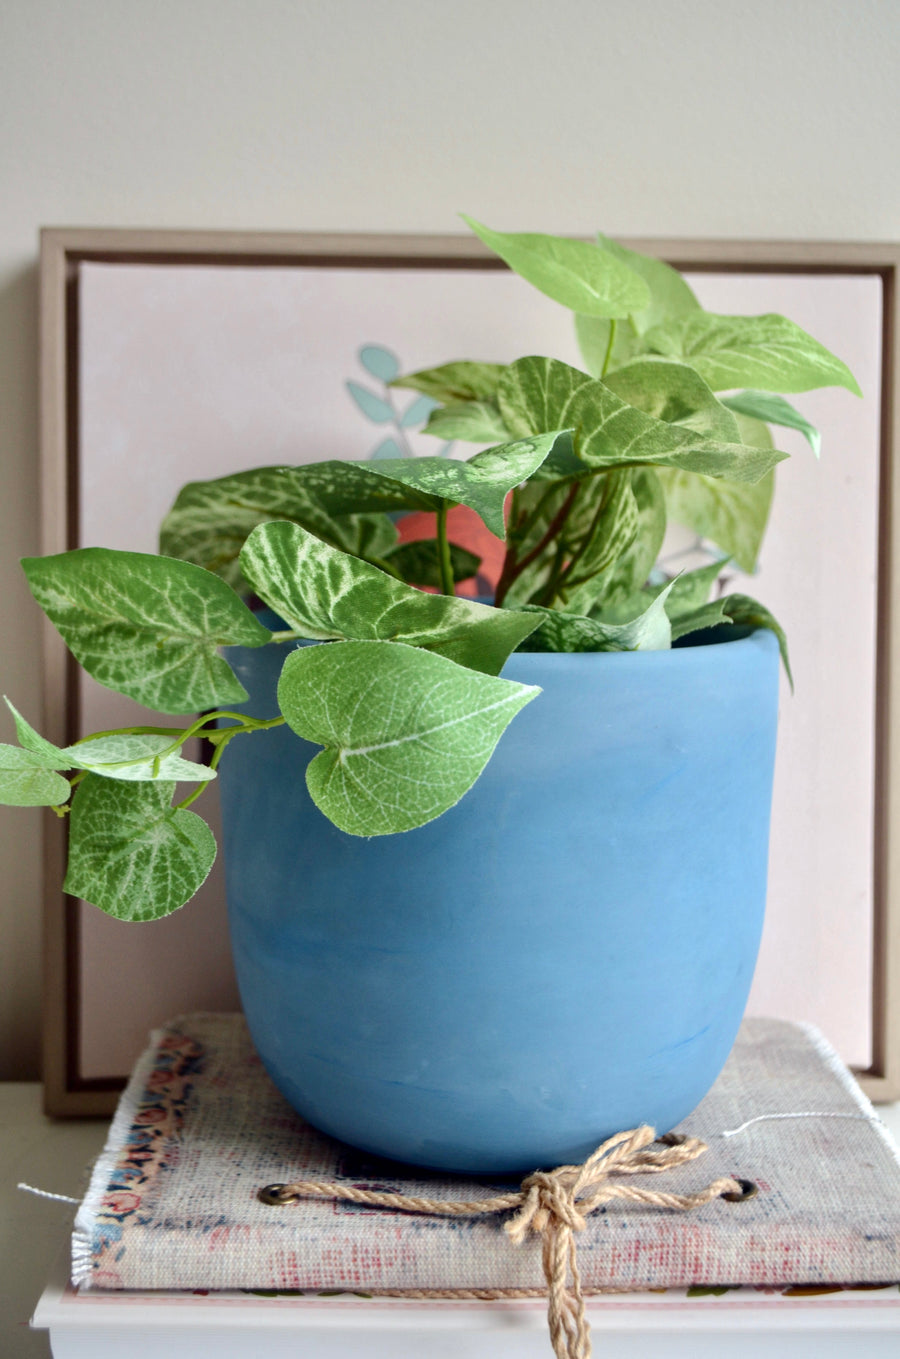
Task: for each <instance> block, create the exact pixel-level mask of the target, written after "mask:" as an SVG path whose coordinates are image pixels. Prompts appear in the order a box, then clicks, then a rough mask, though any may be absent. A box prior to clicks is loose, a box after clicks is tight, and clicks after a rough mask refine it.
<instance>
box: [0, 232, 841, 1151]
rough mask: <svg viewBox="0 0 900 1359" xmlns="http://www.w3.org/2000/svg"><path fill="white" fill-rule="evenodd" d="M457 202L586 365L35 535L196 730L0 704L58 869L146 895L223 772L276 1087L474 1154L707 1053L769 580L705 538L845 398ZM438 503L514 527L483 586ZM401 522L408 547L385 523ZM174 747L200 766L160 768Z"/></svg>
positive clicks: (726, 541) (383, 1132) (620, 1104)
mask: <svg viewBox="0 0 900 1359" xmlns="http://www.w3.org/2000/svg"><path fill="white" fill-rule="evenodd" d="M470 225H472V226H473V228H474V230H475V231H476V232H477V234H478V235H479V236H480V237H481V238H482V240H483V241H485V242H486V244H487V245H488V246H490V247H491V248H492V249H494V250H495V251H496V252H497V253H498V254H499V255H500V256H501V257H502V258H503V259H504V260H505V261H506V262H507V264H509V265H510V267H511V268H512V269H514V270H515V271H516V272H518V273H519V274H521V275H522V276H523V277H524V278H525V279H526V280H528V281H529V282H530V283H532V284H534V285H535V286H537V287H538V288H540V289H542V290H543V291H544V292H546V293H547V294H549V295H550V296H551V297H552V298H554V299H555V300H556V301H558V302H560V303H561V304H563V305H565V306H567V307H569V308H570V309H571V310H572V311H573V312H574V313H575V314H576V318H577V326H578V332H579V338H580V341H581V345H582V350H583V353H584V356H585V368H586V370H587V371H581V370H578V369H575V368H572V367H570V366H568V365H566V364H564V363H562V362H560V361H557V360H554V359H549V358H544V357H534V356H527V357H524V358H521V359H519V360H517V361H516V362H514V363H512V364H509V365H498V364H493V363H489V362H468V361H456V362H452V363H449V364H446V365H444V366H442V367H439V368H436V369H431V370H428V371H424V372H418V373H414V374H411V375H408V376H406V377H404V378H400V379H398V380H397V381H398V385H403V386H406V387H410V388H413V389H415V390H416V391H417V392H419V393H422V394H424V395H426V396H428V397H430V398H431V399H432V400H433V402H434V403H435V406H434V409H433V411H432V413H431V415H430V417H429V422H428V429H429V431H430V432H433V433H434V434H436V435H438V436H440V437H441V438H444V439H452V440H466V439H468V440H470V441H471V442H473V443H474V444H476V445H481V446H487V447H486V448H485V450H484V451H482V452H479V453H476V454H475V455H474V456H473V457H471V458H468V459H465V460H462V459H451V458H446V457H428V458H413V459H403V458H400V459H382V460H379V461H375V462H369V463H338V462H324V463H318V464H311V465H306V466H300V467H275V468H257V469H253V470H251V471H248V472H246V473H240V474H237V475H234V476H229V477H225V478H220V479H217V480H215V481H212V482H205V483H193V484H191V485H189V486H187V487H185V488H184V489H183V491H182V492H181V493H180V494H179V496H178V498H177V500H176V502H175V504H174V506H173V508H172V510H171V512H170V513H169V515H168V516H167V518H166V521H165V523H164V525H163V529H162V536H161V553H160V555H158V556H154V555H146V554H138V553H129V552H118V551H111V550H106V549H103V548H88V549H79V550H77V551H74V552H69V553H63V554H60V555H58V556H54V557H46V558H32V559H27V560H26V561H25V563H24V567H25V571H26V575H27V577H28V581H29V585H30V587H31V589H32V591H33V593H34V595H35V597H36V599H37V600H38V602H39V603H40V605H41V606H42V608H43V609H44V610H45V612H46V613H47V615H48V616H49V618H50V619H51V621H52V622H53V623H54V624H55V626H56V627H57V628H58V629H59V631H60V632H61V634H62V636H63V638H64V639H65V641H66V642H67V644H68V646H69V648H70V650H71V651H72V653H73V654H74V656H75V658H76V659H77V660H78V661H79V662H80V663H81V664H82V665H83V666H84V668H85V669H86V670H87V671H88V672H89V673H90V674H91V675H92V676H93V677H94V678H95V679H97V680H99V681H100V682H101V683H103V684H106V685H108V686H109V687H111V688H113V689H116V690H118V691H119V692H121V693H124V694H126V695H128V696H130V697H132V698H135V699H136V700H138V701H139V702H141V703H143V704H145V705H147V706H149V707H151V708H153V709H155V710H157V711H159V712H162V713H171V714H185V713H186V714H193V713H196V712H200V713H202V715H201V716H200V717H197V718H195V719H194V718H192V719H191V720H190V721H186V722H182V723H181V724H177V723H176V724H168V723H167V724H160V725H159V726H135V727H129V728H126V729H121V730H117V731H112V732H101V733H97V734H94V735H92V736H89V737H86V738H84V739H83V740H80V741H78V742H76V743H75V744H74V745H72V746H70V747H67V748H65V749H61V748H58V747H56V746H54V745H53V744H52V743H50V742H48V741H47V740H45V739H44V738H43V737H42V736H40V734H39V733H38V732H37V731H36V730H35V729H34V727H33V726H32V725H31V724H30V723H29V722H28V720H27V719H26V717H25V716H23V715H22V714H21V713H19V712H18V711H17V710H16V709H15V708H12V705H10V707H11V709H12V715H13V718H14V722H15V728H16V734H17V738H18V744H17V745H15V746H12V745H10V746H4V747H0V801H4V802H7V803H12V804H14V805H49V806H53V807H55V808H56V810H57V811H58V813H59V814H60V815H61V816H68V818H69V822H70V850H69V866H68V874H67V878H66V889H67V890H68V891H69V892H71V893H72V894H74V895H76V896H79V897H82V898H84V899H85V900H87V901H90V902H93V903H94V904H95V905H97V906H98V907H100V909H102V910H105V911H107V912H109V913H111V914H113V915H115V916H117V917H118V918H120V919H125V920H134V921H139V920H149V919H156V918H158V917H160V916H162V915H165V914H167V913H169V912H171V911H173V910H176V909H178V908H179V907H181V906H182V905H183V904H184V903H185V902H186V901H187V900H188V899H189V898H190V897H191V896H192V895H193V894H194V892H195V891H196V890H197V888H198V887H199V886H200V884H201V883H202V882H203V880H204V878H205V877H206V875H207V873H208V871H209V869H210V866H211V864H212V862H213V859H214V856H215V852H216V851H215V843H214V840H213V836H212V833H211V832H210V830H209V828H208V827H207V825H206V823H205V822H204V821H203V820H202V819H201V818H200V817H199V816H198V815H197V814H196V813H195V812H194V811H192V810H190V808H191V806H192V804H193V803H194V802H195V801H196V799H197V798H198V797H199V796H200V795H201V794H202V793H203V791H204V789H205V788H207V787H208V785H209V783H210V780H212V779H213V778H215V777H216V776H217V775H218V774H219V773H221V775H222V779H221V784H222V794H223V807H224V815H225V828H226V837H227V840H226V874H227V884H228V894H229V909H230V912H231V926H232V936H233V944H234V953H235V962H236V967H237V971H238V977H239V981H240V985H241V990H242V997H243V1000H244V1005H245V1009H246V1011H247V1015H248V1020H249V1022H250V1026H251V1031H252V1033H253V1035H254V1039H255V1041H256V1043H257V1046H258V1048H259V1050H260V1053H261V1055H262V1057H263V1059H264V1061H265V1062H266V1064H267V1066H268V1068H269V1070H270V1072H271V1073H272V1075H273V1077H274V1078H275V1080H276V1081H277V1082H278V1083H279V1085H280V1086H281V1088H282V1089H283V1090H284V1092H285V1093H286V1094H287V1095H288V1097H289V1098H290V1099H291V1100H292V1101H293V1102H294V1103H295V1104H296V1106H297V1107H298V1109H299V1110H300V1111H301V1112H302V1113H304V1114H305V1115H306V1116H307V1117H308V1118H310V1120H311V1121H313V1122H314V1123H316V1124H317V1125H319V1126H321V1127H322V1128H323V1129H325V1130H326V1131H328V1132H331V1133H333V1134H334V1135H336V1136H339V1137H342V1138H344V1139H345V1140H348V1141H352V1142H355V1143H357V1144H359V1145H361V1146H364V1147H366V1148H368V1149H369V1150H373V1151H376V1152H380V1153H382V1154H385V1155H390V1156H394V1157H399V1158H402V1159H406V1160H409V1161H416V1162H419V1163H422V1164H427V1165H435V1166H441V1167H444V1168H447V1169H454V1170H468V1171H472V1170H475V1171H483V1172H497V1171H516V1170H521V1169H524V1168H533V1166H534V1165H535V1164H540V1163H543V1164H548V1163H551V1162H552V1163H558V1162H559V1161H561V1160H574V1159H578V1158H579V1157H581V1156H583V1155H584V1154H586V1153H587V1152H588V1151H589V1150H591V1149H592V1148H593V1147H594V1146H595V1145H596V1143H597V1142H598V1141H599V1140H600V1139H601V1138H602V1137H604V1136H606V1135H608V1134H609V1133H611V1132H614V1131H617V1130H618V1129H620V1128H622V1127H625V1126H633V1125H635V1124H637V1123H640V1122H650V1123H654V1124H655V1125H656V1126H658V1127H665V1128H668V1127H671V1126H672V1125H673V1124H674V1123H675V1122H677V1121H679V1120H680V1119H681V1118H682V1117H683V1116H684V1115H686V1114H687V1113H688V1112H689V1111H690V1109H691V1108H692V1107H693V1106H694V1104H696V1103H697V1101H698V1100H699V1099H700V1098H701V1097H702V1095H703V1094H704V1093H705V1091H706V1089H708V1087H709V1085H710V1084H711V1083H712V1081H713V1080H714V1079H715V1076H716V1074H717V1073H718V1070H719V1069H720V1067H721V1065H722V1063H723V1061H724V1060H725V1057H726V1056H727V1053H728V1050H729V1048H730V1046H731V1043H732V1041H733V1038H734V1035H735V1032H736V1029H737V1026H738V1023H739V1021H740V1018H741V1014H742V1011H743V1007H744V1003H745V1000H746V995H747V991H748V989H749V983H750V978H751V975H752V971H753V966H754V962H755V956H756V949H757V946H758V940H759V934H760V929H761V921H762V910H763V904H764V897H765V869H766V851H767V840H768V816H769V795H770V788H771V776H772V763H773V757H774V736H775V720H776V710H777V672H778V664H779V660H778V658H779V651H780V654H781V657H782V659H783V661H784V664H785V666H787V664H788V661H787V650H786V643H785V639H784V635H783V633H782V631H781V629H780V627H779V626H778V624H777V623H776V621H775V620H774V618H772V617H771V615H770V614H769V613H768V612H767V611H766V609H765V608H764V607H763V606H762V605H760V604H758V603H756V602H755V601H754V600H751V599H749V598H748V597H746V596H744V595H736V594H730V595H724V596H721V595H720V596H719V597H717V598H714V599H710V598H709V596H710V593H711V592H712V591H713V589H714V585H715V581H716V578H717V577H718V575H719V572H720V569H721V565H722V559H723V558H727V557H734V558H735V559H736V560H737V562H738V564H739V565H741V566H742V567H744V568H745V569H751V568H752V566H753V563H754V561H755V558H756V553H757V551H758V547H759V541H760V538H761V535H762V531H763V528H764V525H765V519H766V514H767V511H768V505H769V501H770V499H771V494H772V470H773V468H774V466H775V465H776V463H777V462H778V461H779V460H780V459H781V458H782V457H784V456H785V455H784V454H782V453H781V452H779V451H778V450H777V449H776V448H775V447H774V445H773V441H772V439H771V437H770V435H769V432H768V424H776V425H793V426H797V427H800V428H803V427H804V426H805V422H804V421H803V419H802V417H801V416H800V415H799V414H798V412H796V411H795V410H794V409H793V407H792V406H791V405H790V404H789V403H788V402H787V401H786V400H785V399H784V397H783V395H781V394H782V393H785V392H787V393H792V392H798V391H804V390H807V389H809V388H812V387H816V386H824V385H832V384H840V385H843V386H845V387H847V388H849V389H850V390H851V391H856V390H857V388H856V384H855V382H854V379H853V378H852V375H851V374H850V373H849V371H848V370H847V368H846V367H845V366H844V365H843V364H842V363H841V361H840V360H839V359H837V358H835V357H834V356H833V355H832V354H830V353H829V352H828V351H827V350H825V349H824V348H823V347H822V346H821V345H819V344H818V343H817V342H816V341H815V340H814V339H812V338H811V337H810V336H809V335H807V334H806V333H805V332H804V331H802V330H801V329H800V328H799V327H797V326H795V325H793V324H792V323H791V322H789V321H787V320H785V319H784V318H781V317H777V316H763V317H722V316H714V315H711V314H709V313H706V312H704V311H703V310H702V309H701V308H700V307H699V304H698V303H697V301H696V299H695V298H694V296H693V294H692V293H691V291H690V289H689V287H688V285H687V284H686V282H685V281H684V280H683V279H682V278H681V276H680V275H679V274H677V273H676V272H675V271H674V270H672V269H670V268H669V267H668V266H666V265H664V264H662V263H661V262H659V261H657V260H654V259H651V258H649V257H646V256H642V255H637V254H635V253H633V252H630V251H627V250H625V249H623V248H622V247H620V246H618V245H616V244H615V243H614V242H612V241H610V240H608V239H606V238H605V237H600V238H599V239H598V241H597V242H596V243H587V242H580V241H572V240H569V239H565V238H559V237H549V236H538V235H521V234H514V235H503V234H500V233H496V232H493V231H490V230H489V229H488V228H486V227H482V226H480V225H479V224H477V223H471V224H470ZM747 387H749V388H750V389H751V390H742V391H737V392H736V393H735V389H738V388H747ZM762 387H765V388H766V390H765V391H761V390H759V389H760V388H762ZM728 392H730V393H732V394H731V395H724V396H723V395H721V393H728ZM806 428H807V429H808V427H806ZM457 506H464V507H467V508H468V511H470V512H471V514H472V515H473V516H477V517H478V519H479V521H480V522H481V523H482V524H483V525H484V526H485V528H486V529H487V530H489V531H490V532H491V533H493V534H494V535H496V537H497V538H498V539H502V540H504V541H505V557H504V561H503V567H502V570H501V571H500V573H499V577H498V579H497V580H496V582H495V590H494V595H493V599H492V600H489V601H481V600H476V599H470V598H461V597H459V596H457V594H456V593H455V586H456V581H457V578H458V577H459V576H460V575H467V576H471V575H472V574H473V572H474V570H475V568H476V566H477V560H476V559H475V558H473V557H472V555H471V553H467V552H466V551H465V549H464V548H463V547H461V546H460V545H459V544H454V543H452V542H451V541H450V536H449V534H448V529H447V520H448V513H449V512H450V510H451V509H452V508H454V507H457ZM411 513H415V514H419V515H421V514H423V513H426V514H431V515H433V517H434V535H433V539H432V540H431V541H430V542H429V541H424V542H423V541H421V540H420V541H417V542H408V541H407V542H404V541H402V539H399V538H398V532H397V520H398V518H402V516H404V515H408V514H411ZM667 515H670V516H671V517H672V518H674V519H676V520H678V521H680V522H682V523H687V524H688V525H689V526H690V527H692V528H693V529H694V530H695V531H696V532H697V533H699V534H702V535H703V537H704V538H706V539H708V540H710V541H711V542H712V543H713V544H715V546H716V548H717V549H718V551H717V553H716V554H715V555H714V557H713V559H712V560H711V561H710V563H709V564H708V565H707V566H704V567H702V568H699V569H697V570H694V571H691V572H687V573H684V574H682V575H680V576H677V577H675V578H673V579H669V578H667V577H666V575H665V574H664V573H660V571H659V570H658V568H656V567H655V563H656V560H657V557H658V554H659V550H660V546H661V544H662V539H663V534H664V532H665V527H666V520H667ZM420 587H425V588H424V589H423V588H420ZM251 604H252V605H253V607H251ZM309 643H312V645H308V644H309ZM317 643H327V645H317ZM222 647H224V648H226V649H227V650H226V654H225V655H224V656H223V655H222V654H221V651H220V649H221V648H222ZM501 671H502V674H501ZM542 691H543V692H542ZM514 718H515V722H513V719H514ZM511 723H512V726H511V729H510V731H509V732H508V733H506V734H505V735H504V733H505V731H506V728H507V727H508V726H510V724H511ZM196 735H203V736H204V737H205V738H206V740H207V741H208V742H209V743H210V745H211V748H212V755H211V758H210V760H209V762H208V764H198V763H196V762H194V761H191V760H188V759H185V758H184V756H183V754H182V747H183V746H184V744H185V742H187V741H188V740H189V739H190V738H191V737H193V736H196ZM501 737H502V738H503V739H502V740H501ZM498 742H499V745H498ZM495 747H496V748H497V750H496V754H494V753H493V752H494V751H495ZM492 756H493V758H492ZM304 766H306V771H305V779H304V777H303V771H304ZM179 783H180V784H183V785H186V787H187V792H186V793H185V794H184V796H182V797H180V799H179V800H178V801H177V802H174V801H173V799H174V797H175V789H176V785H177V784H179ZM473 785H475V786H474V787H473ZM470 790H471V791H470ZM73 794H74V795H73ZM323 814H324V815H323Z"/></svg>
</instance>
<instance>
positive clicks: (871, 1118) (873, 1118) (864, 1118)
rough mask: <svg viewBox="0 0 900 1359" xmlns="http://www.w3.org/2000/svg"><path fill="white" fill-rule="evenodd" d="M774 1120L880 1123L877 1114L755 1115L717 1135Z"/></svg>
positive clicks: (732, 1133) (733, 1134) (733, 1133)
mask: <svg viewBox="0 0 900 1359" xmlns="http://www.w3.org/2000/svg"><path fill="white" fill-rule="evenodd" d="M776 1118H850V1119H854V1120H858V1121H859V1122H862V1123H880V1122H881V1119H880V1118H879V1117H878V1115H877V1114H823V1113H802V1114H757V1116H756V1118H748V1119H747V1122H746V1123H742V1124H741V1126H740V1127H739V1128H729V1129H728V1131H727V1132H721V1133H719V1137H736V1136H737V1134H738V1133H742V1132H743V1131H744V1129H745V1128H750V1127H752V1126H753V1124H754V1123H768V1122H769V1121H770V1120H774V1119H776Z"/></svg>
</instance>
